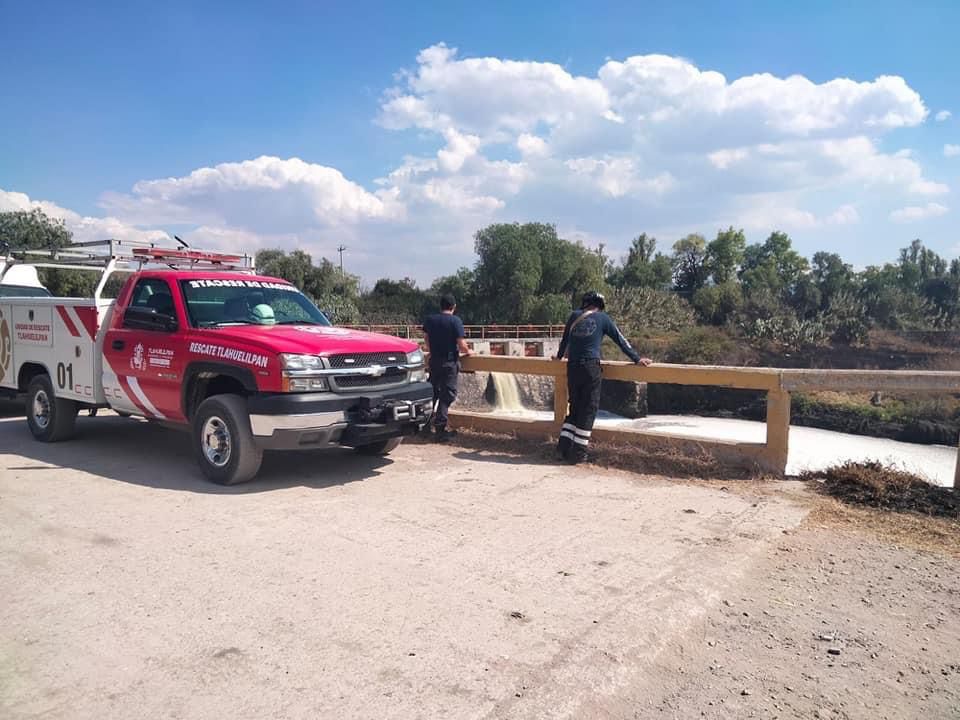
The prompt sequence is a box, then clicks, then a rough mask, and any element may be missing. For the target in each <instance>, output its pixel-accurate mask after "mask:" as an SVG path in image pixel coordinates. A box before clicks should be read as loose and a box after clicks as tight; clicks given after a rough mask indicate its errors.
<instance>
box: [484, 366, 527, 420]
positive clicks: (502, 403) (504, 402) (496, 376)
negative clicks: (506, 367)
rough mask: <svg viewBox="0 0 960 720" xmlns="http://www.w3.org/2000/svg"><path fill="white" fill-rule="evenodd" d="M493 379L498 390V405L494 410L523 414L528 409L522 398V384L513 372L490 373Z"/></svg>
mask: <svg viewBox="0 0 960 720" xmlns="http://www.w3.org/2000/svg"><path fill="white" fill-rule="evenodd" d="M490 378H491V380H493V389H494V390H495V391H496V405H495V406H494V411H495V412H498V413H509V414H511V415H518V414H523V413H525V412H526V409H525V408H524V407H523V401H522V400H521V399H520V386H519V385H517V378H516V376H514V375H513V373H498V372H495V373H490Z"/></svg>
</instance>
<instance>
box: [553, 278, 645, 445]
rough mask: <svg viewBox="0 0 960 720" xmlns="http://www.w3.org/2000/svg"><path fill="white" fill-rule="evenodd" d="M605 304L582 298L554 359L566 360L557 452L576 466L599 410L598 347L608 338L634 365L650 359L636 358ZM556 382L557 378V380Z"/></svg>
mask: <svg viewBox="0 0 960 720" xmlns="http://www.w3.org/2000/svg"><path fill="white" fill-rule="evenodd" d="M605 307H606V301H605V300H604V297H603V295H601V294H600V293H598V292H594V291H591V292H588V293H586V294H585V295H584V296H583V302H582V303H581V309H580V310H574V311H573V312H572V313H571V314H570V318H569V319H568V320H567V324H566V326H565V327H564V329H563V337H562V338H561V340H560V348H559V350H558V351H557V356H556V359H557V360H562V359H563V355H564V353H568V355H569V357H568V359H567V392H568V395H569V398H570V412H569V413H568V414H567V417H566V418H564V421H563V427H562V428H561V429H560V439H559V440H558V441H557V451H558V452H559V453H560V455H561V456H562V457H563V459H564V460H566V461H568V462H570V463H572V464H577V463H580V462H583V461H584V460H586V459H587V447H588V446H589V445H590V436H591V435H592V434H593V423H594V421H595V420H596V419H597V411H598V410H599V409H600V386H601V382H602V380H603V376H602V374H601V370H600V357H601V356H600V344H601V343H602V342H603V336H604V335H606V336H608V337H610V338H611V339H612V340H613V341H614V342H615V343H617V345H619V346H620V349H621V350H623V352H624V354H626V355H627V357H629V358H630V359H631V360H633V362H635V363H637V364H638V365H644V366H646V365H649V364H650V363H651V362H653V361H652V360H650V358H645V357H640V356H639V355H638V354H637V352H636V350H634V349H633V348H632V347H631V346H630V343H629V342H628V341H627V339H626V338H625V337H624V336H623V333H621V332H620V329H619V328H618V327H617V324H616V323H615V322H614V321H613V319H612V318H611V317H610V316H609V315H607V314H606V313H605V312H604V308H605ZM557 380H558V382H559V378H558V379H557Z"/></svg>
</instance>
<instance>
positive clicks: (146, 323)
mask: <svg viewBox="0 0 960 720" xmlns="http://www.w3.org/2000/svg"><path fill="white" fill-rule="evenodd" d="M123 326H124V327H125V328H129V329H131V330H151V331H154V332H157V331H159V332H175V331H176V330H177V328H178V327H179V325H178V323H177V318H176V317H174V316H173V315H167V314H166V313H161V312H157V311H156V310H155V309H153V308H145V307H129V308H127V309H126V311H125V312H124V313H123Z"/></svg>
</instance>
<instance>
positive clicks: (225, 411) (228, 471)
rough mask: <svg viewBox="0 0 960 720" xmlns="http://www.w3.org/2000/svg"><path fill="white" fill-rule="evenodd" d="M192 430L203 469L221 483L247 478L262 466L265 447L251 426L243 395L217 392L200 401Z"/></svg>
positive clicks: (198, 459)
mask: <svg viewBox="0 0 960 720" xmlns="http://www.w3.org/2000/svg"><path fill="white" fill-rule="evenodd" d="M191 434H192V435H193V449H194V452H195V453H196V456H197V462H199V463H200V469H201V470H202V471H203V474H204V475H206V476H207V478H208V479H209V480H211V481H213V482H215V483H217V484H218V485H236V484H237V483H242V482H247V481H248V480H252V479H253V478H254V476H255V475H256V474H257V471H258V470H260V463H261V462H262V460H263V450H262V449H261V448H260V447H258V446H257V443H256V441H255V440H254V438H253V432H252V431H251V430H250V416H249V414H248V413H247V402H246V400H244V398H242V397H240V396H239V395H214V396H213V397H209V398H207V399H206V400H204V401H203V402H202V403H200V407H198V408H197V412H196V414H195V415H194V416H193V428H192V432H191ZM215 442H216V445H215V444H214V443H215ZM224 443H226V444H224Z"/></svg>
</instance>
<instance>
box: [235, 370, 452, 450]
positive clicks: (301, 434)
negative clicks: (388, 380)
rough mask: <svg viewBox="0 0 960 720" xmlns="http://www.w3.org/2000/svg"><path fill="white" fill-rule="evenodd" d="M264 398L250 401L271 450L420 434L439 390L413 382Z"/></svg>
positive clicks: (258, 431)
mask: <svg viewBox="0 0 960 720" xmlns="http://www.w3.org/2000/svg"><path fill="white" fill-rule="evenodd" d="M318 395H320V394H319V393H292V394H291V393H283V394H276V395H258V396H254V397H251V398H249V399H248V401H247V407H248V410H249V413H250V427H251V429H252V430H253V435H254V438H255V439H256V441H257V444H258V445H260V447H262V448H264V449H265V450H297V449H301V450H309V449H316V448H324V447H331V446H337V445H345V446H347V447H359V446H361V445H370V444H372V443H376V442H380V441H382V440H386V439H388V438H392V437H398V436H400V435H412V434H414V433H417V432H419V431H420V430H422V429H423V427H424V426H425V425H426V424H427V423H428V422H429V421H430V416H431V415H432V414H433V388H432V387H431V386H430V384H429V383H425V382H422V383H413V384H410V385H405V386H404V387H402V388H397V389H393V390H384V391H381V392H365V393H363V394H362V395H360V394H358V395H331V394H329V393H323V394H322V396H320V397H318Z"/></svg>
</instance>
